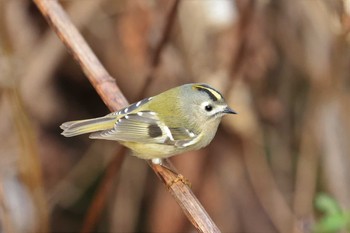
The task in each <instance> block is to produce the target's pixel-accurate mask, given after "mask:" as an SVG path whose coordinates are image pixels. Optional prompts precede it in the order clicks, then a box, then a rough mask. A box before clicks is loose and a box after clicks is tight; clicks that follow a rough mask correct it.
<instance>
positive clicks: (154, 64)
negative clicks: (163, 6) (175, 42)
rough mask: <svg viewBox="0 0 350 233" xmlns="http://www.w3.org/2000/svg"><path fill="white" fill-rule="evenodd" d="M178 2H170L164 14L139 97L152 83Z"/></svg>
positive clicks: (176, 0)
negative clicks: (167, 10)
mask: <svg viewBox="0 0 350 233" xmlns="http://www.w3.org/2000/svg"><path fill="white" fill-rule="evenodd" d="M179 4H180V0H174V1H172V2H171V6H170V10H169V12H168V14H167V15H166V19H165V20H164V22H165V23H164V25H163V29H162V36H161V38H160V39H159V42H158V43H157V47H156V48H155V51H154V55H153V57H152V60H151V64H150V70H149V72H148V75H147V77H146V80H145V85H144V86H143V88H142V90H141V92H140V96H139V97H140V98H139V99H141V98H142V97H143V96H144V94H145V93H146V91H147V89H148V87H149V86H150V85H151V83H152V80H153V78H154V71H155V69H156V68H157V67H158V65H159V62H160V56H161V54H162V51H163V49H164V47H165V44H166V42H167V41H168V39H169V36H170V32H171V30H172V28H173V25H174V22H175V18H176V13H177V10H178V7H179Z"/></svg>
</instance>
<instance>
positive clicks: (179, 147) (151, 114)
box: [61, 83, 236, 163]
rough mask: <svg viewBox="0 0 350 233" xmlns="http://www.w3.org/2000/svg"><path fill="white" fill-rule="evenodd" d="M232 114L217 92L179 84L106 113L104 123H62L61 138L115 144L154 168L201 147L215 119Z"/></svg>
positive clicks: (96, 120) (100, 120)
mask: <svg viewBox="0 0 350 233" xmlns="http://www.w3.org/2000/svg"><path fill="white" fill-rule="evenodd" d="M226 114H236V112H235V111H233V110H232V109H231V108H230V107H229V106H228V105H227V104H226V102H225V100H224V97H223V96H222V94H221V93H220V92H218V91H217V90H215V89H214V88H212V87H210V86H209V85H206V84H198V83H193V84H185V85H182V86H178V87H175V88H172V89H170V90H167V91H165V92H163V93H160V94H158V95H156V96H153V97H149V98H145V99H143V100H140V101H138V102H137V103H134V104H131V105H130V106H128V107H126V108H123V109H121V110H120V111H117V112H112V113H110V114H108V115H106V116H104V117H99V118H93V119H87V120H78V121H69V122H66V123H63V124H62V125H61V128H62V129H63V132H62V135H64V136H66V137H72V136H76V135H80V134H86V133H91V134H90V138H92V139H106V140H115V141H118V142H119V143H121V144H122V145H124V146H126V147H128V148H130V149H131V150H132V151H133V152H134V155H135V156H137V157H139V158H141V159H151V160H152V161H153V162H155V163H159V160H160V159H162V158H167V157H170V156H173V155H176V154H180V153H183V152H186V151H190V150H197V149H200V148H202V147H205V146H207V145H208V144H209V143H210V142H211V140H212V139H213V137H214V136H215V134H216V131H217V128H218V126H219V124H220V121H221V118H222V117H223V116H224V115H226Z"/></svg>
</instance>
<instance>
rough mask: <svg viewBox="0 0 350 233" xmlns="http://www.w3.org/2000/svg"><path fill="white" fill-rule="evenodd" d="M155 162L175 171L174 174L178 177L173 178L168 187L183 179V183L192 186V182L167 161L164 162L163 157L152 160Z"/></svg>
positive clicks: (172, 171)
mask: <svg viewBox="0 0 350 233" xmlns="http://www.w3.org/2000/svg"><path fill="white" fill-rule="evenodd" d="M151 161H152V163H153V164H156V165H159V166H162V167H163V168H165V169H167V170H168V171H170V172H171V173H173V174H174V175H176V176H177V177H176V178H175V179H173V180H171V181H170V182H169V183H168V184H167V187H168V189H169V188H170V187H171V186H172V185H173V184H175V183H177V182H179V181H181V182H182V183H183V184H185V185H188V186H189V187H190V188H191V187H192V184H191V182H190V181H189V180H188V179H186V178H185V177H184V176H183V175H182V174H179V173H178V172H177V171H175V170H174V169H173V168H172V167H171V166H168V165H167V164H166V163H164V162H163V159H160V158H155V159H152V160H151Z"/></svg>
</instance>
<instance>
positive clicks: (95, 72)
mask: <svg viewBox="0 0 350 233" xmlns="http://www.w3.org/2000/svg"><path fill="white" fill-rule="evenodd" d="M34 2H35V3H36V5H37V6H38V8H39V9H40V11H41V13H42V14H43V15H44V16H45V18H46V19H47V21H48V22H49V23H50V25H51V27H52V28H53V29H54V30H55V31H56V33H57V35H58V36H59V38H60V39H61V40H62V42H63V43H64V44H65V45H66V47H67V48H68V49H69V51H70V52H71V54H72V55H73V56H74V58H75V59H76V60H77V61H78V62H79V64H80V66H81V67H82V69H83V71H84V73H85V74H86V76H87V77H88V79H89V80H90V82H91V84H92V85H93V86H94V88H95V89H96V91H97V93H98V94H99V95H100V96H101V98H102V100H103V101H104V103H105V104H106V105H107V106H108V108H109V109H110V110H111V111H116V110H118V109H120V108H122V107H123V106H126V105H128V102H127V100H126V99H125V97H124V95H123V94H122V93H121V91H120V89H119V88H118V86H117V85H116V82H115V80H114V79H113V78H112V77H111V76H110V75H109V74H108V72H107V71H106V70H105V69H104V67H103V66H102V64H101V63H100V61H99V60H98V59H97V57H96V56H95V54H94V53H93V52H92V50H91V49H90V47H89V46H88V45H87V43H86V42H85V40H84V39H83V37H82V36H81V35H80V33H79V32H78V30H77V29H76V28H75V27H74V25H73V24H72V23H71V21H70V20H69V17H68V16H67V14H66V13H65V11H64V10H63V9H62V7H61V6H60V5H59V3H58V2H57V1H55V0H34ZM165 163H168V161H165ZM150 165H151V167H152V168H153V170H154V171H155V172H156V174H157V175H158V176H159V177H160V178H161V180H162V181H163V182H164V184H165V185H166V186H169V189H168V190H169V192H170V193H171V194H172V195H173V197H174V198H175V200H176V201H177V202H178V203H179V205H180V206H181V208H182V209H183V210H184V212H185V214H186V216H187V217H188V218H189V220H190V221H191V222H192V223H193V225H194V226H195V227H196V229H197V230H198V231H200V232H219V229H218V228H217V227H216V225H215V224H214V222H213V221H212V220H211V219H210V217H209V216H208V214H207V213H206V211H205V210H204V208H203V207H202V205H201V204H200V203H199V201H198V200H197V198H196V197H195V196H194V195H193V193H192V191H191V190H190V188H189V187H188V186H187V185H185V184H184V183H183V182H176V183H172V182H173V181H174V180H175V179H176V178H177V177H176V175H175V174H173V173H172V172H170V171H168V170H167V169H166V168H164V167H162V166H157V165H153V164H151V163H150ZM169 166H171V165H170V163H169ZM169 166H168V167H169Z"/></svg>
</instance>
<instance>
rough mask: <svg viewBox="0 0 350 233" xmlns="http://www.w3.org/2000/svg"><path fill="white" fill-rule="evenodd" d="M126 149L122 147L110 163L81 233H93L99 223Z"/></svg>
mask: <svg viewBox="0 0 350 233" xmlns="http://www.w3.org/2000/svg"><path fill="white" fill-rule="evenodd" d="M125 149H126V148H125V147H120V148H119V149H118V152H117V153H116V155H115V156H114V159H113V160H112V161H111V162H110V163H109V165H108V167H107V169H106V174H105V175H104V177H103V179H102V181H101V184H100V185H99V187H98V190H97V192H96V195H95V198H94V200H93V202H92V204H91V205H90V207H89V210H88V212H87V215H86V217H85V220H84V224H83V227H82V230H81V232H82V233H83V232H93V231H94V228H95V226H96V223H97V222H98V220H99V218H100V216H101V212H102V209H103V208H104V207H105V203H106V200H107V198H108V194H109V193H110V192H111V187H112V184H113V181H114V178H115V176H116V174H117V172H118V171H119V170H120V167H121V165H122V163H123V160H124V156H125V152H126V150H125Z"/></svg>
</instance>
